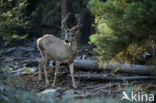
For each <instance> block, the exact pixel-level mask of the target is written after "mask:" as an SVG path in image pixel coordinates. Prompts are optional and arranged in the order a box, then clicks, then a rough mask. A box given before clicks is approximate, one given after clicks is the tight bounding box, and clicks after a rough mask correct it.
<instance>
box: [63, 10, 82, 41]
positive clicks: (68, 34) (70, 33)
mask: <svg viewBox="0 0 156 103" xmlns="http://www.w3.org/2000/svg"><path fill="white" fill-rule="evenodd" d="M68 17H69V13H68V14H67V15H66V16H65V18H64V19H63V20H62V29H63V30H64V31H65V39H64V40H65V43H70V42H72V41H73V40H75V39H76V34H78V33H79V32H80V15H79V14H76V15H75V18H76V19H77V25H76V26H73V27H72V28H70V29H69V28H68V27H67V24H66V21H67V19H68Z"/></svg>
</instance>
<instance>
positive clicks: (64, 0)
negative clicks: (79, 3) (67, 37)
mask: <svg viewBox="0 0 156 103" xmlns="http://www.w3.org/2000/svg"><path fill="white" fill-rule="evenodd" d="M67 6H68V1H67V0H61V10H62V12H61V20H63V19H64V17H65V16H66V15H67V13H68V7H67ZM66 23H67V22H66ZM63 37H64V30H61V38H62V39H63Z"/></svg>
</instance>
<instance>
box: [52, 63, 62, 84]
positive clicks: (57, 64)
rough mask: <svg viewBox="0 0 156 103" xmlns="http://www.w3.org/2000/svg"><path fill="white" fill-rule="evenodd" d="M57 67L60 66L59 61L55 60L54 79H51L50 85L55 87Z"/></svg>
mask: <svg viewBox="0 0 156 103" xmlns="http://www.w3.org/2000/svg"><path fill="white" fill-rule="evenodd" d="M59 67H60V62H59V61H56V68H55V74H54V81H53V84H52V87H55V83H56V79H57V74H58V71H59Z"/></svg>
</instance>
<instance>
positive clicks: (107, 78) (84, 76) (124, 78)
mask: <svg viewBox="0 0 156 103" xmlns="http://www.w3.org/2000/svg"><path fill="white" fill-rule="evenodd" d="M74 77H75V78H78V79H83V80H96V81H134V80H135V81H139V80H144V81H145V80H155V79H156V76H106V75H103V74H89V75H87V74H75V75H74Z"/></svg>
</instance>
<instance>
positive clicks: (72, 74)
mask: <svg viewBox="0 0 156 103" xmlns="http://www.w3.org/2000/svg"><path fill="white" fill-rule="evenodd" d="M69 68H70V74H71V78H72V83H73V87H74V88H77V87H76V84H75V80H74V70H73V68H74V66H73V63H72V64H69Z"/></svg>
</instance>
